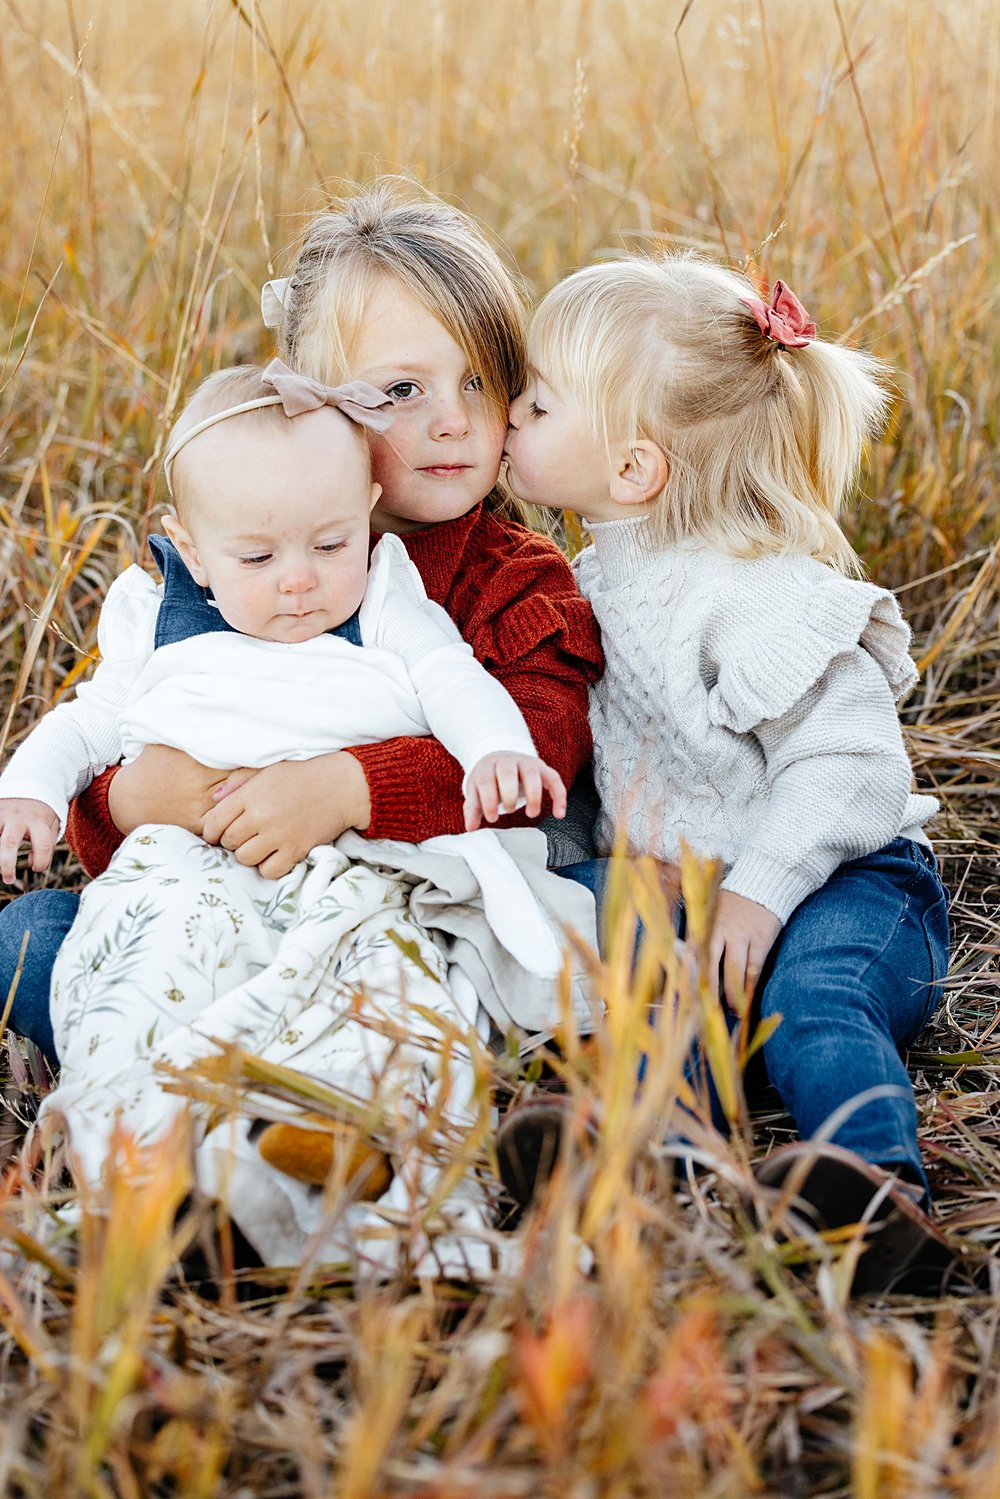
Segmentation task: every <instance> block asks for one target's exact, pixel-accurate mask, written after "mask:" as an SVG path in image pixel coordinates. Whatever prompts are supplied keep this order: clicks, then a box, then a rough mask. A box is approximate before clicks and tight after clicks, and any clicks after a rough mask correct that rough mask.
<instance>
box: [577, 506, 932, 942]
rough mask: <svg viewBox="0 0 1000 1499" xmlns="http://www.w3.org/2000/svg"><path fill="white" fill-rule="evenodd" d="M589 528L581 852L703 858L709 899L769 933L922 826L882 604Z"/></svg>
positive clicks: (863, 594) (896, 615) (890, 622)
mask: <svg viewBox="0 0 1000 1499" xmlns="http://www.w3.org/2000/svg"><path fill="white" fill-rule="evenodd" d="M644 525H645V522H644V521H643V520H642V519H627V520H621V521H607V522H602V523H600V524H595V525H592V526H591V528H590V529H591V531H592V532H593V536H594V545H593V546H592V547H589V548H588V549H587V550H586V551H585V552H583V553H582V554H581V555H580V556H579V557H578V558H577V560H576V564H575V566H576V574H577V581H578V582H579V585H580V588H581V590H582V592H583V593H584V594H585V595H586V597H587V598H588V599H589V600H590V602H591V604H592V606H593V609H594V613H595V615H596V616H597V620H598V623H599V624H600V627H601V634H602V636H603V640H604V651H605V656H606V659H607V666H606V669H605V673H604V676H603V678H602V679H601V681H600V682H598V683H597V685H596V686H595V687H593V688H592V689H591V697H590V717H591V727H592V728H593V731H594V774H595V779H596V782H597V790H598V792H599V794H600V798H601V806H602V814H601V818H600V822H599V825H598V846H599V847H600V848H602V849H603V850H604V851H606V852H610V850H611V848H612V846H613V844H614V839H615V833H616V830H617V829H618V828H620V827H624V829H625V832H626V836H627V839H628V843H629V845H630V847H631V848H632V849H633V850H635V851H639V852H648V853H652V854H654V855H655V856H656V857H657V858H660V859H666V860H676V858H677V857H678V854H679V851H680V845H681V840H682V839H684V840H686V841H687V843H689V844H690V845H691V846H692V847H693V848H694V849H695V850H696V851H697V852H699V853H702V854H704V855H713V856H718V857H720V858H721V859H722V860H723V861H724V863H725V865H726V875H725V879H724V880H723V886H724V888H725V889H727V890H732V891H734V892H736V893H737V894H739V895H744V896H746V897H747V898H748V899H749V900H753V901H757V902H758V903H759V904H760V905H762V906H766V907H767V908H768V910H770V911H773V912H774V914H775V915H776V916H778V917H779V918H780V919H781V920H782V921H785V920H787V918H788V917H789V915H790V914H791V913H792V911H794V909H795V907H796V906H797V905H798V904H799V903H800V901H802V900H804V899H805V897H806V896H807V895H809V894H811V892H812V891H813V890H817V889H818V888H819V887H820V885H822V884H824V883H825V881H826V880H827V879H828V878H829V876H830V875H831V874H832V873H833V871H834V869H836V867H837V865H838V864H841V863H843V862H844V861H845V860H848V859H854V858H859V857H860V856H861V855H863V854H867V853H872V852H873V851H874V850H875V849H877V848H881V847H882V845H883V844H884V843H887V842H888V841H889V840H890V839H891V838H895V837H897V836H898V835H900V834H903V835H904V836H907V837H915V838H918V839H919V840H920V841H922V842H925V843H926V841H927V839H926V837H925V836H924V834H923V833H922V832H921V828H922V826H923V824H924V823H925V822H926V821H927V820H928V818H930V817H931V816H933V814H934V812H936V811H937V807H938V803H937V802H936V800H935V799H934V798H933V797H930V796H916V795H913V794H911V785H912V771H911V768H910V762H909V759H908V757H907V753H906V749H905V747H904V745H903V739H902V734H901V731H900V727H899V720H898V718H897V715H896V704H897V703H898V702H899V701H900V700H901V698H903V697H904V696H905V695H906V693H907V692H908V691H909V690H910V689H911V688H912V686H913V684H914V682H915V681H916V677H917V673H916V668H915V667H914V665H913V663H912V661H911V660H910V657H909V655H908V647H909V639H910V632H909V629H908V627H907V625H906V624H905V622H904V620H903V618H902V615H901V614H900V611H899V606H898V604H897V603H896V600H895V599H894V598H893V596H892V594H890V593H888V592H886V590H885V589H882V588H876V587H875V586H874V585H873V584H871V583H861V582H856V581H853V580H851V579H848V578H845V577H843V576H841V575H840V574H839V573H836V572H834V571H833V570H832V569H831V568H829V567H826V566H824V565H823V564H822V563H820V562H816V561H815V560H814V559H812V558H810V557H799V556H771V557H764V558H760V559H758V560H754V561H746V560H744V559H741V558H737V557H729V556H727V555H725V554H723V553H719V552H715V551H712V550H711V549H709V548H708V547H706V546H704V545H702V544H701V543H694V542H688V543H684V544H682V545H681V546H678V547H674V548H671V549H669V550H667V551H657V552H653V551H649V550H647V549H646V547H645V546H644V545H643V529H644Z"/></svg>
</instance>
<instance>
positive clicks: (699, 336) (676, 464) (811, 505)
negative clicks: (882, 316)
mask: <svg viewBox="0 0 1000 1499" xmlns="http://www.w3.org/2000/svg"><path fill="white" fill-rule="evenodd" d="M754 296H756V292H755V289H754V287H753V286H752V285H751V283H750V282H749V281H748V280H747V279H746V277H744V276H742V275H739V274H737V273H736V272H734V271H730V270H726V269H725V268H724V267H722V266H719V265H715V264H713V263H712V262H710V261H706V260H703V259H700V258H698V257H696V256H693V255H687V254H677V255H666V256H664V257H662V258H661V259H656V260H653V259H638V258H630V259H625V260H618V261H611V262H608V263H606V264H602V265H596V266H591V267H589V268H588V269H586V270H582V271H577V272H575V274H573V275H571V276H568V277H567V278H566V280H565V281H562V282H560V283H559V285H557V286H556V287H555V288H554V289H553V290H552V291H551V292H549V294H548V296H547V297H545V299H544V301H543V302H542V304H541V306H540V307H539V309H538V311H537V313H536V314H535V320H534V322H533V323H532V328H531V357H532V362H533V363H534V364H535V366H536V367H537V368H538V370H539V371H540V373H541V374H542V376H543V378H547V379H549V380H551V382H552V383H553V384H554V386H555V387H556V388H557V389H559V390H561V391H562V393H564V394H571V395H572V396H574V397H575V398H576V399H577V400H580V401H581V402H582V403H583V405H584V407H585V409H586V411H587V412H588V414H589V416H590V417H591V419H592V421H593V423H594V426H595V429H596V430H597V432H598V433H599V434H600V435H601V436H602V437H603V439H604V441H605V442H606V443H607V444H608V445H609V446H610V445H611V444H613V443H618V442H620V441H623V440H630V439H632V438H636V439H639V438H647V439H650V440H651V441H653V442H655V443H656V444H657V445H658V446H659V447H660V448H662V450H663V452H664V454H665V455H666V457H667V460H668V462H669V464H670V477H669V479H668V480H667V484H666V487H665V489H664V492H663V495H662V496H661V499H660V502H659V503H658V504H657V505H656V506H655V508H654V510H653V512H652V514H653V518H654V528H655V529H654V537H655V540H656V542H657V543H658V544H671V543H675V542H677V541H680V540H682V539H684V538H685V537H699V538H701V539H702V540H704V541H705V542H706V543H708V544H709V545H711V546H715V547H718V548H719V549H720V550H722V551H726V552H729V553H730V554H733V555H736V556H744V557H757V556H761V555H763V554H764V553H767V552H776V551H790V552H799V553H807V554H808V555H810V556H813V557H816V558H818V559H819V560H820V561H822V562H827V563H830V564H831V565H832V566H834V567H837V568H839V569H840V570H841V571H843V572H847V573H851V572H855V573H856V572H859V571H860V570H861V564H860V562H859V560H858V557H857V555H856V553H855V552H854V550H853V548H852V547H851V545H850V543H849V542H848V540H847V538H846V536H845V535H844V533H843V531H842V530H841V528H840V524H839V516H840V514H841V511H842V508H843V506H844V503H845V501H846V500H847V498H848V497H849V495H850V493H851V491H852V490H853V487H854V484H855V482H856V479H857V474H858V469H859V466H860V462H861V456H862V451H863V448H864V445H865V441H866V439H867V438H868V437H870V436H873V435H874V434H875V433H876V432H877V431H878V430H879V429H880V427H881V426H882V424H883V422H884V420H885V416H886V412H887V409H888V404H889V401H888V395H887V393H886V392H887V384H888V382H887V378H886V375H887V372H886V368H885V366H884V365H882V364H881V362H880V361H879V360H877V359H874V358H872V357H871V356H870V355H868V354H864V353H861V352H859V351H858V350H856V349H847V348H843V347H841V346H840V345H838V344H832V343H826V342H824V341H823V340H821V339H816V340H814V341H813V342H812V343H809V344H807V345H806V346H805V347H804V348H793V349H785V348H784V347H783V346H782V345H781V344H779V343H775V342H773V341H771V340H769V339H768V338H766V337H765V335H764V334H763V333H762V332H761V329H760V326H759V324H758V322H757V320H756V318H755V316H754V314H753V312H752V311H751V309H750V308H749V307H748V306H747V305H746V304H745V302H744V301H743V299H744V298H745V297H754Z"/></svg>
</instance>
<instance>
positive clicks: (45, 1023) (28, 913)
mask: <svg viewBox="0 0 1000 1499" xmlns="http://www.w3.org/2000/svg"><path fill="white" fill-rule="evenodd" d="M79 903H80V897H79V896H78V895H73V894H71V892H70V891H69V890H31V891H29V893H28V894H27V895H21V896H18V898H17V899H16V900H12V901H8V903H7V905H5V906H4V908H3V910H2V911H0V1005H3V1004H6V1002H7V995H8V994H9V993H10V986H11V984H12V983H13V982H14V974H15V972H16V970H17V960H18V957H19V956H20V953H21V943H22V941H23V940H24V934H25V932H27V933H28V945H27V947H26V948H25V950H24V966H23V968H22V970H21V977H20V978H19V980H18V984H17V992H16V993H15V995H14V1003H13V1006H12V1007H11V1012H10V1017H9V1020H8V1024H9V1025H10V1028H11V1030H13V1031H16V1032H17V1034H18V1035H19V1036H26V1037H27V1038H28V1040H29V1041H34V1043H35V1045H36V1046H37V1047H38V1049H39V1051H41V1052H44V1054H45V1056H46V1058H47V1060H48V1061H49V1062H51V1063H52V1064H53V1066H55V1065H56V1064H57V1063H58V1060H59V1058H58V1057H57V1055H56V1044H55V1041H54V1040H53V1037H52V1018H51V1014H50V1011H49V991H50V989H51V987H52V969H53V966H54V964H55V961H56V953H57V952H58V951H59V949H60V947H61V946H62V941H63V938H64V937H65V935H66V933H67V932H68V931H69V929H70V927H71V926H72V925H73V920H74V918H75V916H76V908H77V906H78V905H79Z"/></svg>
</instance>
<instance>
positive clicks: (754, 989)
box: [506, 255, 950, 1288]
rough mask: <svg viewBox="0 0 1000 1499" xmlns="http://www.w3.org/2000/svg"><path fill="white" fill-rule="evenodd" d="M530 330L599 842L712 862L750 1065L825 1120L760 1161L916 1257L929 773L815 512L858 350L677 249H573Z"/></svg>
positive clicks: (524, 428) (928, 965)
mask: <svg viewBox="0 0 1000 1499" xmlns="http://www.w3.org/2000/svg"><path fill="white" fill-rule="evenodd" d="M529 353H530V360H531V376H530V380H529V384H528V387H527V389H526V391H525V392H524V393H523V394H522V395H520V396H519V397H518V399H517V400H516V401H515V402H514V403H513V406H512V408H511V431H510V433H509V435H508V439H507V446H506V456H507V460H508V468H507V475H508V482H509V484H510V485H511V487H512V489H513V490H514V492H515V493H516V494H517V495H519V496H520V497H521V498H522V499H525V500H530V501H532V502H533V503H535V504H538V505H548V506H552V507H558V508H563V509H568V510H571V511H573V512H576V513H578V514H580V515H582V516H583V517H585V518H586V520H587V523H588V524H589V526H590V529H591V531H592V534H593V546H591V547H589V548H588V549H587V550H586V551H584V552H583V553H582V555H581V556H580V557H579V559H578V562H577V578H578V581H579V583H580V586H581V589H582V591H583V592H584V593H585V595H586V596H587V598H588V599H589V600H590V602H591V604H592V605H593V608H594V612H595V615H596V617H597V619H598V621H599V623H600V626H601V631H602V636H603V641H604V649H605V653H606V657H607V668H606V671H605V674H604V676H603V678H602V679H601V681H600V682H599V683H598V684H597V685H596V686H595V687H594V688H593V689H592V692H591V723H592V726H593V730H594V739H595V756H594V764H595V778H596V781H597V786H598V791H599V793H600V798H601V804H602V809H603V811H602V818H601V825H600V829H599V838H598V841H599V844H601V845H602V846H603V848H604V850H605V851H606V852H610V849H611V847H612V844H613V842H614V838H615V835H616V833H617V831H618V830H619V829H624V831H625V834H626V837H627V841H628V845H629V847H630V848H632V849H633V850H635V851H639V852H644V853H651V854H653V855H655V856H656V857H657V858H659V859H662V860H664V861H667V862H671V861H674V860H676V859H677V857H678V854H679V850H680V847H681V843H682V840H684V841H686V842H687V843H688V844H689V845H691V846H692V847H693V848H694V849H695V850H696V851H697V852H700V853H701V854H703V855H705V856H710V857H715V858H718V859H720V860H721V861H722V862H723V865H724V877H723V879H722V887H721V890H720V892H719V903H718V913H717V919H716V924H715V931H714V937H713V945H712V949H711V960H712V963H713V964H718V965H719V972H720V984H721V989H722V992H723V994H724V996H725V999H726V1002H727V1004H728V1005H729V1006H730V1007H732V1008H736V1007H739V1006H742V1004H743V1003H745V1002H746V1000H747V999H748V998H749V997H750V996H751V995H752V996H753V997H754V1001H755V1003H757V1004H759V1006H760V1013H761V1015H762V1016H763V1017H765V1018H767V1017H769V1016H771V1015H777V1014H780V1015H781V1016H782V1020H781V1024H780V1025H779V1026H778V1028H777V1030H776V1031H775V1033H774V1034H773V1035H772V1037H771V1038H770V1040H769V1041H768V1042H767V1044H766V1046H765V1048H764V1055H765V1060H766V1064H767V1070H768V1073H769V1075H770V1079H771V1081H772V1082H773V1084H774V1085H775V1086H776V1087H777V1089H778V1091H779V1092H780V1094H781V1097H782V1099H783V1101H784V1103H785V1105H786V1107H787V1108H788V1110H789V1112H790V1113H791V1114H792V1116H793V1118H794V1119H795V1122H796V1124H797V1126H798V1128H799V1131H800V1133H801V1135H802V1136H803V1137H804V1140H808V1139H809V1137H811V1136H813V1135H814V1134H816V1132H818V1131H820V1130H821V1129H822V1128H823V1126H824V1125H827V1129H828V1132H830V1138H831V1140H832V1143H830V1144H826V1145H824V1146H822V1147H820V1146H819V1145H817V1144H811V1145H805V1144H803V1145H801V1146H795V1147H790V1148H787V1149H785V1150H784V1151H779V1152H775V1153H774V1154H773V1155H772V1156H771V1157H769V1158H768V1160H767V1161H765V1162H764V1163H762V1165H761V1166H760V1168H759V1174H760V1176H761V1179H762V1180H764V1181H765V1182H767V1183H770V1184H776V1183H778V1182H780V1181H783V1180H784V1179H785V1177H786V1175H787V1173H788V1172H789V1171H790V1170H791V1169H792V1167H793V1165H795V1164H796V1163H798V1165H799V1171H798V1175H799V1176H800V1177H801V1178H802V1184H801V1188H800V1191H801V1195H802V1197H803V1199H804V1200H805V1201H806V1202H807V1203H809V1204H810V1205H811V1207H812V1209H813V1210H814V1213H815V1216H816V1217H817V1218H818V1219H819V1220H820V1222H821V1224H822V1225H823V1226H824V1227H829V1228H834V1227H838V1226H841V1225H843V1224H845V1223H849V1222H854V1221H857V1220H858V1219H859V1218H860V1217H861V1216H862V1215H863V1214H864V1213H865V1212H866V1210H869V1211H870V1212H875V1213H877V1215H878V1216H879V1220H880V1221H879V1223H878V1230H877V1232H876V1233H874V1234H872V1236H871V1238H872V1247H870V1248H869V1249H868V1250H867V1252H866V1254H865V1255H864V1256H863V1257H862V1260H861V1267H860V1268H859V1271H858V1275H857V1278H856V1282H855V1284H856V1286H858V1287H861V1286H865V1287H867V1288H876V1287H885V1286H887V1285H889V1284H895V1283H900V1281H901V1280H903V1279H905V1277H906V1276H908V1275H909V1276H915V1275H917V1273H918V1271H922V1270H929V1271H930V1272H931V1273H938V1272H939V1270H940V1266H941V1265H942V1264H946V1263H948V1262H949V1260H950V1255H949V1253H948V1250H947V1246H946V1245H945V1244H944V1242H943V1241H942V1240H941V1238H940V1236H939V1235H938V1234H937V1232H936V1231H935V1230H934V1229H933V1227H932V1226H931V1224H930V1222H929V1221H928V1219H927V1218H926V1216H925V1215H924V1213H923V1211H922V1205H923V1204H925V1203H926V1197H927V1183H926V1178H925V1175H924V1171H923V1166H922V1163H921V1159H920V1153H919V1149H918V1145H917V1138H916V1122H917V1121H916V1110H915V1106H914V1098H913V1090H912V1087H911V1084H910V1081H909V1078H908V1076H907V1073H906V1068H905V1066H904V1064H903V1061H902V1058H901V1055H900V1052H901V1050H903V1049H904V1048H905V1047H906V1046H907V1045H908V1044H909V1043H910V1042H911V1041H912V1040H913V1038H914V1037H915V1036H916V1035H917V1034H918V1032H919V1031H920V1030H921V1029H922V1028H923V1026H924V1025H925V1024H926V1022H927V1021H928V1020H929V1018H930V1016H931V1015H932V1014H933V1012H934V1009H935V1007H936V1006H937V1004H938V1002H939V999H940V997H941V980H942V979H943V977H944V974H945V970H946V968H947V961H948V923H947V910H946V896H945V892H944V889H943V887H942V885H941V881H940V879H939V876H938V873H937V866H936V862H935V859H934V854H933V852H932V850H931V846H930V843H929V841H928V839H927V835H926V833H925V832H924V825H925V824H926V822H927V821H928V819H929V818H930V817H931V816H932V815H933V813H934V811H935V810H936V807H937V803H936V802H935V801H934V800H933V798H931V797H928V796H922V795H918V794H915V793H914V791H913V789H912V771H911V767H910V763H909V760H908V758H907V754H906V750H905V747H904V744H903V740H902V735H901V732H900V728H899V723H898V719H897V714H896V707H897V704H898V703H899V702H900V701H901V699H902V698H903V697H904V696H905V695H906V693H907V692H909V691H910V689H911V688H912V686H913V684H914V682H915V680H916V671H915V669H914V667H913V664H912V662H911V660H910V657H909V655H908V644H909V631H908V629H907V627H906V625H905V623H904V621H903V619H902V617H901V615H900V611H899V608H898V606H897V604H896V601H895V599H894V598H893V596H892V595H891V594H890V593H888V592H887V591H886V590H884V589H881V588H878V587H876V586H875V585H874V584H872V583H869V582H866V581H863V580H862V579H861V577H860V574H861V571H862V569H861V565H860V563H859V561H858V559H857V557H856V556H855V554H854V552H853V551H852V549H851V547H850V544H849V543H848V541H847V538H846V537H845V535H844V533H843V531H842V530H841V527H840V523H839V517H840V515H841V512H842V508H843V505H844V503H845V501H846V500H847V498H848V496H849V494H850V491H851V489H852V486H853V483H854V480H855V477H856V474H857V470H858V465H859V462H860V457H861V452H862V446H863V443H864V440H865V439H866V437H867V436H869V435H870V434H872V433H874V432H875V431H876V430H877V428H878V426H879V425H880V423H881V421H882V419H883V416H884V414H885V410H886V405H887V399H886V395H885V386H884V378H883V370H882V367H881V366H880V365H879V364H878V363H877V362H876V361H875V360H873V359H871V358H869V357H868V356H867V355H865V354H863V353H860V352H858V351H855V350H851V349H847V348H845V347H842V346H840V345H837V344H833V343H829V342H827V341H825V340H822V339H820V338H818V337H817V329H816V325H815V324H814V323H813V322H812V321H811V320H810V318H809V317H808V315H807V314H806V312H805V310H804V308H803V307H802V305H801V303H800V302H799V301H798V300H797V298H796V297H795V296H794V295H793V294H792V293H791V292H790V291H789V289H788V288H787V287H786V286H784V285H783V283H781V282H777V283H776V284H775V287H774V292H773V295H772V297H771V298H770V299H769V300H766V301H765V300H763V299H762V298H761V297H760V296H758V294H757V292H756V291H755V289H754V288H753V286H752V285H751V284H750V282H749V281H748V280H746V279H745V278H744V277H742V276H740V275H737V274H735V273H733V272H732V271H729V270H726V269H723V268H722V267H720V266H717V265H714V264H710V263H707V262H705V261H703V260H699V259H695V258H693V257H689V256H683V255H679V256H666V257H664V258H663V259H661V260H640V259H625V260H621V261H616V262H613V263H609V264H604V265H599V266H594V267H591V268H589V269H586V270H582V271H579V272H577V273H576V274H575V275H572V276H570V277H569V278H568V279H567V280H565V281H564V282H562V283H561V284H560V285H559V286H557V287H556V288H555V289H554V290H553V291H552V292H551V293H550V294H549V295H548V296H547V297H546V298H545V299H544V301H543V302H542V304H541V306H540V308H539V309H538V312H537V314H536V317H535V320H534V323H533V324H532V329H531V336H530V346H529ZM828 1121H829V1124H828V1123H827V1122H828ZM515 1125H516V1121H513V1120H512V1126H511V1127H512V1128H513V1127H515ZM803 1152H805V1154H806V1156H807V1157H808V1159H807V1160H805V1161H804V1162H803V1160H802V1156H803ZM873 1202H874V1203H875V1206H874V1207H870V1204H872V1203H873Z"/></svg>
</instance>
